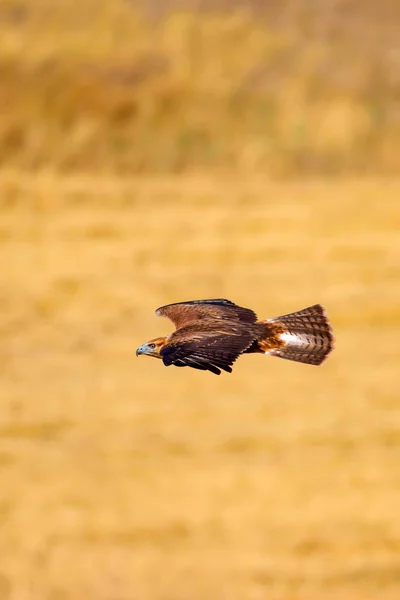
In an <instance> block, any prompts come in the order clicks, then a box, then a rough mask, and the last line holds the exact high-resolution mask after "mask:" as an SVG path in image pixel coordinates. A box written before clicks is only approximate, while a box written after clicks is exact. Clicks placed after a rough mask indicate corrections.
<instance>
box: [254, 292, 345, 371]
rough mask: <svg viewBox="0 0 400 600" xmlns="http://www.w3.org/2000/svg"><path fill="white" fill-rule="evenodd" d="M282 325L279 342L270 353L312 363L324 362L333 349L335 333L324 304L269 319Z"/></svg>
mask: <svg viewBox="0 0 400 600" xmlns="http://www.w3.org/2000/svg"><path fill="white" fill-rule="evenodd" d="M268 322H269V323H274V324H275V325H277V326H278V325H279V326H280V333H279V334H278V336H277V337H278V338H279V345H277V347H275V348H271V349H268V350H267V352H266V354H270V355H272V356H277V357H279V358H285V359H286V360H294V361H297V362H301V363H306V364H309V365H320V364H321V363H323V362H324V360H325V359H326V358H327V357H328V355H329V354H330V353H331V351H332V350H333V345H334V337H333V331H332V328H331V326H330V324H329V321H328V318H327V316H326V313H325V310H324V308H323V307H322V306H321V305H320V304H315V305H314V306H309V307H307V308H304V309H303V310H299V311H297V312H294V313H290V314H287V315H282V316H280V317H276V318H275V319H269V320H268V321H267V323H268Z"/></svg>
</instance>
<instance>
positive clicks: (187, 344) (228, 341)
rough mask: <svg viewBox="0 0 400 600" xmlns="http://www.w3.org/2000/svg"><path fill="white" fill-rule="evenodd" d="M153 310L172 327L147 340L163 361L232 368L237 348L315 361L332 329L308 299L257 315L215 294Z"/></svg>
mask: <svg viewBox="0 0 400 600" xmlns="http://www.w3.org/2000/svg"><path fill="white" fill-rule="evenodd" d="M156 314H157V315H159V316H164V317H167V318H169V319H170V320H171V321H172V322H173V323H174V324H175V327H176V330H175V331H174V332H173V333H171V334H170V335H169V336H167V337H166V338H156V339H155V340H150V342H148V343H147V345H151V347H152V350H151V351H150V352H143V351H141V352H140V353H141V354H142V353H144V354H146V353H147V354H150V355H151V356H156V357H158V358H161V359H162V360H163V362H164V364H165V365H167V366H169V365H175V366H178V367H184V366H188V367H192V368H195V369H200V370H204V371H205V370H208V371H211V372H213V373H215V374H216V375H219V374H220V373H221V369H222V370H224V371H227V372H231V371H232V365H233V363H234V362H235V360H236V359H237V358H238V357H239V356H240V355H241V354H248V353H260V352H261V353H265V354H271V355H273V356H278V357H280V358H286V359H288V360H294V361H298V362H304V363H308V364H315V365H317V364H320V363H321V362H322V361H323V360H324V359H325V358H326V357H327V356H328V354H329V353H330V351H331V350H332V347H333V335H332V330H331V328H330V325H329V323H328V320H327V318H326V316H325V312H324V309H323V308H322V307H321V306H320V305H318V304H317V305H314V306H312V307H309V308H307V309H304V310H302V311H299V312H297V313H291V314H288V315H283V316H282V317H277V318H275V319H269V320H266V321H257V316H256V314H255V313H254V312H253V311H252V310H250V309H248V308H243V307H241V306H237V305H236V304H234V303H233V302H231V301H229V300H226V299H223V298H219V299H210V300H191V301H188V302H179V303H176V304H168V305H166V306H162V307H161V308H159V309H157V311H156Z"/></svg>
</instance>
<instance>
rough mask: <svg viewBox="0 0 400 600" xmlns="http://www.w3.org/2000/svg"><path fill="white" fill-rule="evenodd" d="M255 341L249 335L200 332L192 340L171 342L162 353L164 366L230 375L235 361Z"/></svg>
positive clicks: (252, 336)
mask: <svg viewBox="0 0 400 600" xmlns="http://www.w3.org/2000/svg"><path fill="white" fill-rule="evenodd" d="M253 340H254V335H252V333H246V332H244V333H241V334H240V335H235V334H232V333H230V334H229V333H228V334H224V333H214V334H211V333H210V332H206V335H202V334H201V333H200V332H199V333H198V334H197V335H196V337H194V338H193V339H190V338H188V339H187V340H182V341H181V342H179V341H172V342H171V343H169V344H166V345H165V346H164V348H163V349H162V350H161V357H162V359H163V362H164V365H166V366H167V367H168V366H169V365H175V366H177V367H192V368H193V369H200V370H202V371H206V370H207V371H211V372H212V373H215V374H216V375H219V374H220V373H221V369H222V370H223V371H227V372H228V373H231V372H232V365H233V363H234V362H235V360H236V359H237V358H238V356H240V354H242V353H243V352H244V351H245V350H246V348H248V347H249V346H250V345H251V344H252V342H253Z"/></svg>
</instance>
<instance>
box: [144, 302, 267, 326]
mask: <svg viewBox="0 0 400 600" xmlns="http://www.w3.org/2000/svg"><path fill="white" fill-rule="evenodd" d="M156 315H157V316H159V317H167V318H168V319H169V320H170V321H172V323H173V324H174V325H175V327H176V328H177V329H178V328H179V327H183V326H185V325H189V324H190V323H198V324H199V325H200V324H201V322H202V321H205V320H208V319H213V320H215V319H217V320H219V321H237V322H241V323H255V322H256V321H257V315H256V314H255V313H254V312H253V311H252V310H251V309H249V308H243V307H242V306H238V305H237V304H234V302H231V301H230V300H226V299H225V298H215V299H209V300H189V301H187V302H176V303H175V304H167V305H166V306H160V308H157V310H156Z"/></svg>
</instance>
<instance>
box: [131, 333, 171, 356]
mask: <svg viewBox="0 0 400 600" xmlns="http://www.w3.org/2000/svg"><path fill="white" fill-rule="evenodd" d="M165 343H166V338H165V337H158V338H154V340H149V341H148V342H146V343H145V344H142V345H141V346H139V348H138V349H137V350H136V356H140V354H147V356H154V358H161V354H160V352H161V350H162V348H163V347H164V346H165Z"/></svg>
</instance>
